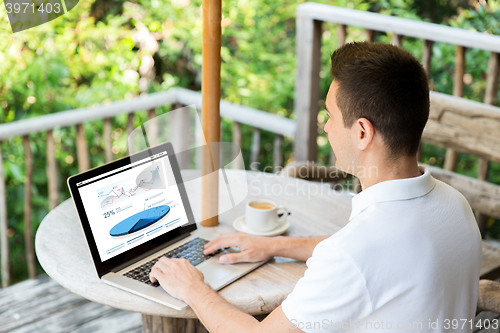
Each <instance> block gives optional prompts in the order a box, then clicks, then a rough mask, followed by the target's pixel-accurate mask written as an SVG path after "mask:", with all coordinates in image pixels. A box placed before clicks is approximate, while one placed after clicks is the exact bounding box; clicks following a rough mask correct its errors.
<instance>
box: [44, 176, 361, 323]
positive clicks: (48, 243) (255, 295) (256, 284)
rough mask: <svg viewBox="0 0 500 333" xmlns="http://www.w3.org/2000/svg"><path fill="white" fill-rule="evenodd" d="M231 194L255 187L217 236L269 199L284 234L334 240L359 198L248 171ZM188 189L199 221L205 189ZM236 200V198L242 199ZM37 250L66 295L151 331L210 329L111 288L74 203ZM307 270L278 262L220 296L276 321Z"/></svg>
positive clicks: (48, 222) (58, 215)
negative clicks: (125, 314) (283, 216)
mask: <svg viewBox="0 0 500 333" xmlns="http://www.w3.org/2000/svg"><path fill="white" fill-rule="evenodd" d="M226 173H227V177H228V178H229V179H230V180H231V190H232V191H233V192H237V191H240V192H242V193H239V194H242V195H240V197H242V196H243V195H244V189H245V188H246V187H247V186H248V196H247V197H246V199H245V200H243V201H242V202H241V203H239V204H237V205H236V206H235V207H234V208H232V209H230V210H228V211H226V212H224V213H222V214H221V215H220V216H219V225H218V226H216V227H203V226H201V225H199V224H198V228H206V229H207V230H208V231H210V232H213V233H219V234H220V233H225V232H234V231H235V230H234V228H233V227H232V222H233V221H234V220H235V219H236V218H237V217H239V216H241V215H243V214H244V210H245V204H246V202H248V201H249V200H253V199H257V198H265V199H269V200H272V201H275V202H276V203H278V204H280V205H284V206H286V207H287V208H288V209H289V211H290V212H291V215H290V216H289V221H290V224H291V226H290V228H289V229H288V231H287V232H286V233H285V234H284V235H288V236H319V235H329V234H333V233H334V232H336V231H337V230H339V229H340V228H342V227H343V226H344V225H345V224H346V223H347V221H348V218H349V215H350V211H351V197H350V196H349V195H347V194H344V193H341V192H337V191H334V190H332V189H331V188H330V186H329V185H327V184H320V183H313V182H308V181H305V180H300V179H296V178H289V177H284V176H278V175H275V174H270V173H261V172H253V171H244V170H226ZM182 175H183V178H184V179H195V178H196V177H197V175H199V171H197V170H183V171H182ZM198 185H199V183H198V182H196V181H191V182H187V183H186V191H187V193H188V197H189V201H190V203H191V206H192V208H193V213H194V215H195V217H196V218H197V221H198V220H199V216H200V211H201V209H200V205H201V193H200V192H201V188H200V187H199V186H198ZM235 194H236V193H233V195H235ZM35 249H36V254H37V256H38V260H39V262H40V264H41V265H42V267H43V269H44V270H45V272H46V273H47V274H48V275H49V276H50V277H51V278H53V279H54V280H55V281H57V282H58V283H59V284H61V285H62V286H63V287H64V288H66V289H68V290H70V291H72V292H74V293H75V294H78V295H80V296H83V297H85V298H87V299H89V300H91V301H94V302H97V303H101V304H105V305H108V306H112V307H115V308H119V309H123V310H127V311H133V312H139V313H141V314H142V318H143V331H144V332H160V331H163V332H202V331H205V332H206V330H205V329H204V327H203V325H202V324H201V323H200V321H199V320H198V319H196V316H195V314H194V312H193V311H192V310H191V309H190V308H188V309H186V310H183V311H178V310H174V309H171V308H169V307H166V306H163V305H161V304H158V303H155V302H152V301H149V300H147V299H145V298H142V297H140V296H136V295H133V294H131V293H128V292H126V291H122V290H121V289H118V288H115V287H112V286H110V285H107V284H105V283H103V282H102V281H101V280H100V279H99V278H98V277H97V273H96V271H95V268H94V266H93V263H92V259H91V255H90V251H89V249H88V247H87V243H86V241H85V238H84V235H83V230H82V228H81V226H80V221H79V219H78V215H77V213H76V209H75V206H74V204H73V201H72V199H68V200H66V201H65V202H63V203H62V204H60V205H59V206H58V207H56V208H55V209H53V210H52V211H51V212H50V213H49V214H48V215H47V216H46V217H45V218H44V220H43V221H42V223H41V225H40V226H39V228H38V231H37V234H36V239H35ZM305 269H306V266H305V263H304V262H302V261H296V260H291V259H287V258H280V257H276V258H274V259H272V260H270V261H268V262H267V263H266V264H265V265H263V266H261V267H260V268H258V269H257V270H255V271H253V272H250V273H249V274H247V275H246V276H244V277H242V278H241V279H239V280H237V281H236V282H233V283H232V284H230V285H228V286H226V287H225V288H223V289H222V290H220V291H219V294H220V295H221V296H222V297H223V298H225V299H226V300H227V301H228V302H229V303H231V304H233V305H235V306H236V307H238V308H240V309H241V310H243V311H245V312H246V313H249V314H251V315H254V316H258V315H264V314H268V313H270V312H271V311H273V310H274V309H275V308H276V307H278V306H279V305H280V304H281V302H282V301H283V300H284V299H285V298H286V296H287V295H288V294H289V293H290V292H291V291H292V290H293V288H294V286H295V284H296V283H297V281H298V279H300V278H301V277H302V276H303V274H304V271H305Z"/></svg>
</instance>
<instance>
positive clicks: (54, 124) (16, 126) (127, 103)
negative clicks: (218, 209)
mask: <svg viewBox="0 0 500 333" xmlns="http://www.w3.org/2000/svg"><path fill="white" fill-rule="evenodd" d="M201 101H202V100H201V94H200V93H198V92H194V91H190V90H187V89H182V88H176V89H170V90H168V91H165V92H159V93H153V94H149V95H145V96H140V97H137V98H134V99H130V100H123V101H117V102H114V103H111V104H107V105H100V106H98V107H87V108H81V109H76V110H69V111H62V112H57V113H53V114H49V115H45V116H39V117H35V118H30V119H26V120H20V121H14V122H11V123H6V124H1V125H0V244H1V245H0V249H1V253H2V254H1V271H2V286H3V287H7V286H8V285H9V284H10V264H9V253H10V251H9V241H8V236H7V234H8V233H7V229H8V225H7V204H6V200H7V198H6V188H5V181H4V177H3V164H2V160H1V156H2V151H1V148H2V141H4V140H6V139H10V138H12V137H22V138H23V144H24V153H25V179H26V180H25V184H24V185H25V186H24V188H25V194H24V241H25V246H26V261H27V265H28V272H29V277H30V278H34V277H35V274H36V273H35V268H36V265H35V262H36V261H35V252H34V246H33V243H34V238H33V231H32V221H31V215H32V214H31V207H32V193H31V190H32V185H33V154H32V152H31V148H30V138H29V136H30V134H33V133H38V132H46V133H47V138H46V154H47V161H46V172H47V178H48V193H49V208H50V209H53V208H55V207H56V206H57V204H58V203H59V189H58V182H57V177H58V173H57V161H56V158H55V146H54V137H53V134H52V131H53V130H54V129H55V128H60V127H70V126H76V132H77V135H76V139H75V140H76V147H77V160H78V168H79V170H80V172H81V171H85V170H87V169H89V168H90V159H89V151H88V144H87V140H86V137H85V132H84V128H83V124H84V123H87V122H91V121H98V120H101V119H103V120H104V127H103V137H104V153H105V160H106V162H109V161H111V160H112V159H113V153H112V137H111V134H112V122H111V118H113V117H115V116H118V115H121V114H128V121H127V126H126V127H127V128H126V130H127V133H129V134H130V133H131V132H132V131H133V129H134V126H133V120H134V112H136V111H142V110H148V118H149V119H152V118H154V117H155V116H156V111H155V109H156V108H158V107H161V106H164V105H177V106H180V105H192V104H194V105H195V106H196V108H197V109H198V110H200V109H201ZM220 112H221V116H222V117H223V118H227V119H230V120H233V122H234V123H233V124H234V126H233V133H232V141H233V143H235V144H237V145H238V146H239V147H241V144H242V130H241V124H245V125H249V126H251V127H254V130H253V137H252V145H251V160H250V162H251V163H252V162H257V161H258V159H259V153H260V135H261V130H264V131H269V132H272V133H275V134H276V135H275V138H274V151H273V167H278V166H281V164H282V161H283V158H282V151H281V143H282V140H283V137H284V136H287V137H292V138H293V137H294V136H295V127H296V124H295V121H294V120H291V119H288V118H285V117H280V116H277V115H274V114H271V113H268V112H264V111H260V110H256V109H252V108H249V107H245V106H241V105H236V104H233V103H229V102H226V101H221V107H220ZM156 130H159V129H156ZM148 138H149V137H148ZM172 141H173V140H172ZM150 144H151V145H154V135H153V138H152V140H150ZM233 167H237V168H242V167H243V166H242V165H237V166H234V165H233Z"/></svg>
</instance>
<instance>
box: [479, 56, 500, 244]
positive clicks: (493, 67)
mask: <svg viewBox="0 0 500 333" xmlns="http://www.w3.org/2000/svg"><path fill="white" fill-rule="evenodd" d="M499 80H500V53H494V52H492V53H491V56H490V60H489V62H488V69H487V73H486V91H485V94H484V99H483V101H484V104H490V105H495V104H497V99H498V83H499ZM489 171H490V163H489V161H488V160H487V159H486V158H483V157H481V158H479V165H478V171H477V178H478V179H480V180H484V181H488V178H489V177H488V174H489ZM487 219H488V216H486V215H484V214H481V213H479V212H476V220H477V224H478V226H479V230H480V231H481V235H482V236H483V237H485V236H486V222H487Z"/></svg>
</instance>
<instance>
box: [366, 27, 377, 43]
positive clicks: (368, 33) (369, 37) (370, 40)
mask: <svg viewBox="0 0 500 333" xmlns="http://www.w3.org/2000/svg"><path fill="white" fill-rule="evenodd" d="M374 38H375V31H373V30H370V29H365V41H367V42H368V43H373V39H374Z"/></svg>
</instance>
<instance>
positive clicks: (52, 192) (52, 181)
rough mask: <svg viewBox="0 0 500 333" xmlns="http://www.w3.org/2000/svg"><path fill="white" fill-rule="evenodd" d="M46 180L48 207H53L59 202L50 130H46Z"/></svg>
mask: <svg viewBox="0 0 500 333" xmlns="http://www.w3.org/2000/svg"><path fill="white" fill-rule="evenodd" d="M47 180H48V181H47V183H48V191H49V209H54V208H56V206H57V204H58V202H59V188H58V186H57V162H56V155H55V148H54V136H53V135H52V130H48V131H47Z"/></svg>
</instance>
